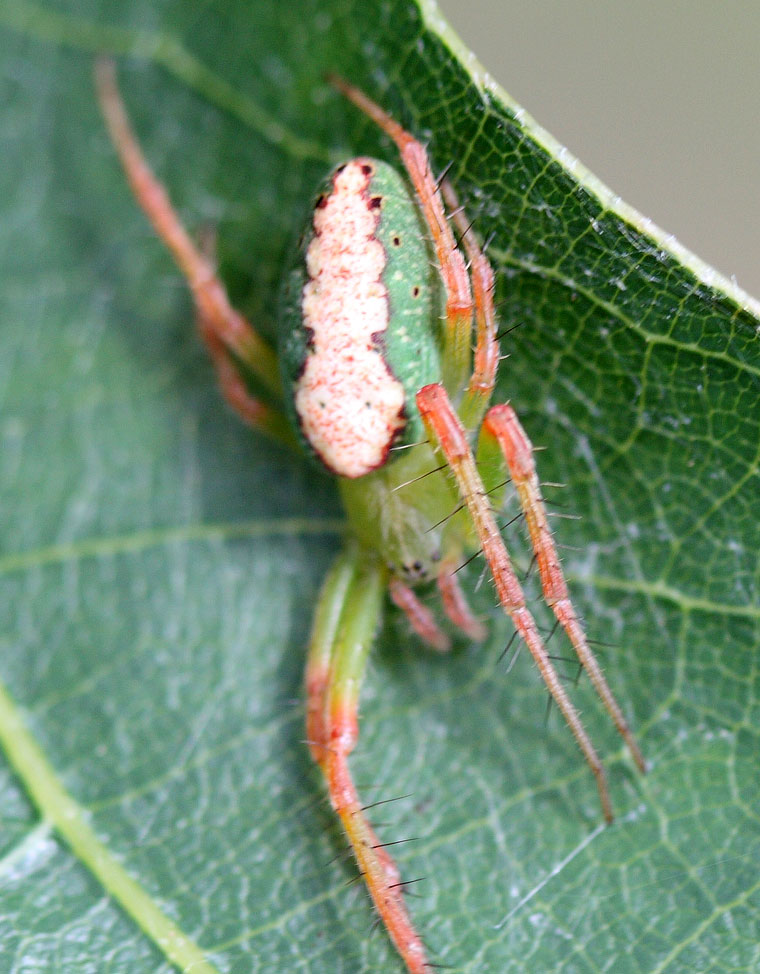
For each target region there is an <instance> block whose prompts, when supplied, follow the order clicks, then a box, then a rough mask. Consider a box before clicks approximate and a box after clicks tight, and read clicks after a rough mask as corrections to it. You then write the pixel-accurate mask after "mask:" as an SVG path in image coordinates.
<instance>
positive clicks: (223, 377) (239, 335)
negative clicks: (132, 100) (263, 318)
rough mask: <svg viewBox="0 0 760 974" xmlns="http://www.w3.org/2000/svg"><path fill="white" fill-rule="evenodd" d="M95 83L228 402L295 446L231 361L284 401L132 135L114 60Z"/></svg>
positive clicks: (268, 353) (260, 351)
mask: <svg viewBox="0 0 760 974" xmlns="http://www.w3.org/2000/svg"><path fill="white" fill-rule="evenodd" d="M95 82H96V87H97V91H98V97H99V100H100V105H101V109H102V111H103V116H104V118H105V121H106V125H107V127H108V131H109V134H110V136H111V140H112V142H113V144H114V146H115V148H116V151H117V152H118V154H119V158H120V159H121V163H122V166H123V168H124V172H125V173H126V176H127V180H128V181H129V184H130V186H131V188H132V192H133V193H134V195H135V198H136V199H137V202H138V203H139V204H140V206H141V207H142V209H143V211H144V212H145V214H146V216H147V217H148V219H149V220H150V222H151V223H152V225H153V228H154V230H155V231H156V233H157V234H158V236H159V237H160V238H161V239H162V240H163V242H164V244H165V245H166V247H167V248H168V250H169V252H170V253H171V255H172V257H173V258H174V260H175V262H176V264H177V266H178V267H179V269H180V270H181V271H182V273H183V275H184V276H185V278H186V280H187V283H188V286H189V287H190V290H191V292H192V295H193V300H194V302H195V306H196V313H197V318H198V324H199V330H200V333H201V337H202V338H203V340H204V342H205V344H206V347H207V349H208V351H209V354H210V355H211V359H212V361H213V363H214V366H215V369H216V373H217V377H218V379H219V382H220V385H221V387H222V391H223V393H224V395H225V398H226V399H227V401H228V402H229V403H230V404H231V405H232V406H233V408H235V409H236V410H237V412H238V413H239V414H240V415H241V416H242V417H243V419H244V420H246V422H248V423H250V424H251V425H253V426H256V427H257V428H259V429H262V430H263V431H265V432H267V433H270V434H271V435H273V436H276V437H277V438H279V439H284V440H286V441H287V442H289V443H290V442H292V440H293V437H292V434H291V433H290V431H289V429H288V427H287V425H286V421H285V419H284V417H283V416H282V415H281V414H280V412H279V411H278V410H277V409H275V408H273V407H272V406H270V405H268V404H267V403H264V402H262V401H260V400H258V399H256V398H255V397H254V396H252V395H251V394H250V392H249V391H248V389H247V388H246V386H245V383H244V381H243V379H242V378H241V376H240V374H239V372H238V370H237V368H236V367H235V363H234V361H233V360H232V359H231V358H230V355H232V356H233V357H234V358H236V359H238V360H239V361H240V362H242V363H243V364H244V365H245V366H246V367H247V368H248V369H250V371H251V372H252V374H253V375H255V377H256V378H257V379H258V380H259V381H260V382H261V383H262V385H263V386H264V388H266V389H267V391H268V392H270V393H271V394H273V395H274V396H276V397H277V398H279V396H280V381H279V370H278V367H277V358H276V356H275V353H274V351H273V350H272V349H271V348H270V346H269V345H268V344H267V343H266V342H265V341H264V340H263V339H262V338H261V337H260V336H259V335H258V334H257V332H256V331H254V329H253V328H252V327H251V325H250V324H249V323H248V322H247V321H246V319H245V318H244V317H243V316H242V315H241V314H240V313H239V312H238V311H236V310H235V309H234V308H233V307H232V305H231V304H230V301H229V298H228V297H227V292H226V291H225V288H224V285H223V284H222V283H221V281H220V280H219V278H218V277H217V275H216V273H215V271H214V267H213V264H212V263H211V262H210V261H209V260H208V259H207V258H206V256H205V255H204V254H202V253H201V252H200V251H199V250H198V248H197V247H196V246H195V245H194V244H193V242H192V240H191V239H190V237H189V236H188V234H187V232H186V230H185V229H184V227H183V226H182V224H181V222H180V220H179V218H178V216H177V214H176V213H175V211H174V209H173V208H172V205H171V202H170V201H169V198H168V196H167V194H166V191H165V190H164V188H163V186H162V185H161V183H159V182H158V180H157V179H156V177H155V176H154V175H153V173H152V171H151V169H150V167H149V166H148V163H147V161H146V160H145V157H144V156H143V154H142V151H141V149H140V146H139V144H138V142H137V140H136V138H135V136H134V133H133V132H132V128H131V126H130V123H129V119H128V118H127V114H126V111H125V109H124V104H123V102H122V100H121V96H120V94H119V90H118V87H117V84H116V73H115V69H114V65H113V62H112V61H110V60H108V59H107V58H101V59H99V60H98V61H97V62H96V65H95Z"/></svg>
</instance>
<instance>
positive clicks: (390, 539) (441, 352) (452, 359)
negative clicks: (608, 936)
mask: <svg viewBox="0 0 760 974" xmlns="http://www.w3.org/2000/svg"><path fill="white" fill-rule="evenodd" d="M330 80H331V83H332V84H333V85H334V87H336V88H337V89H339V90H340V91H341V92H342V93H343V94H344V95H345V96H346V97H347V98H349V99H350V100H351V101H352V102H353V103H354V104H355V105H356V106H357V107H358V108H359V109H361V110H362V111H363V112H365V113H366V114H367V115H368V116H369V117H370V118H371V119H373V120H374V121H375V122H376V123H377V124H378V125H379V126H380V128H381V129H382V130H383V131H384V132H385V133H386V134H387V135H388V136H389V137H390V138H391V139H392V140H393V141H394V142H395V143H396V145H397V147H398V150H399V153H400V156H401V161H402V163H403V165H404V167H405V170H406V175H407V177H408V180H409V182H410V183H411V186H409V185H408V184H407V181H406V180H404V179H403V178H402V177H401V176H400V175H399V174H398V173H397V172H396V170H395V169H393V168H392V167H391V166H390V165H388V164H387V163H385V162H381V161H378V160H376V159H369V158H364V157H360V158H357V159H351V160H349V161H348V162H346V163H344V164H343V165H342V166H339V167H338V168H337V169H336V170H335V171H334V172H332V173H331V174H330V176H329V177H328V178H327V180H326V181H325V184H324V186H323V187H322V190H321V192H320V193H319V195H318V196H317V198H316V202H315V204H314V209H313V216H312V220H311V222H310V225H309V228H308V230H307V232H306V234H305V235H304V243H303V246H302V249H301V252H300V254H299V255H298V258H297V261H296V262H294V266H293V269H292V270H291V272H290V273H289V274H288V277H287V280H286V282H285V288H284V299H283V309H284V310H283V316H282V319H283V320H282V323H281V329H280V347H279V356H277V355H276V354H275V352H274V351H273V350H272V349H271V348H270V347H269V345H267V343H266V342H264V341H263V339H262V338H261V337H260V336H259V335H258V334H257V333H256V332H255V330H254V329H253V328H252V327H251V325H250V324H249V323H248V322H247V321H246V320H245V319H244V318H243V317H242V315H240V314H239V313H238V312H237V311H235V310H234V308H233V307H232V306H231V305H230V303H229V300H228V298H227V294H226V292H225V289H224V286H223V284H222V283H221V282H220V281H219V279H218V278H217V276H216V274H215V271H214V268H213V267H212V265H211V262H210V261H209V260H208V259H207V258H206V257H205V256H204V255H203V254H202V253H201V252H200V251H199V250H198V249H197V248H196V246H195V245H194V244H193V242H192V241H191V239H190V237H189V236H188V234H187V233H186V232H185V230H184V229H183V227H182V226H181V224H180V222H179V220H178V218H177V216H176V214H175V213H174V211H173V210H172V207H171V204H170V202H169V200H168V198H167V196H166V193H165V191H164V190H163V188H162V186H161V185H160V184H159V183H158V182H157V180H156V179H155V177H154V176H153V174H152V172H151V171H150V169H149V167H148V165H147V163H146V162H145V160H144V158H143V156H142V153H141V151H140V148H139V146H138V144H137V142H136V140H135V138H134V136H133V134H132V132H131V129H130V126H129V122H128V119H127V116H126V113H125V111H124V108H123V105H122V102H121V99H120V96H119V93H118V90H117V87H116V81H115V75H114V69H113V65H112V64H111V63H110V62H107V61H101V62H99V64H98V69H97V85H98V91H99V95H100V101H101V105H102V109H103V113H104V115H105V118H106V122H107V124H108V128H109V131H110V134H111V137H112V139H113V142H114V144H115V146H116V149H117V151H118V153H119V155H120V157H121V161H122V164H123V166H124V169H125V171H126V174H127V178H128V179H129V182H130V184H131V186H132V189H133V191H134V194H135V196H136V198H137V200H138V202H139V203H140V205H141V206H142V208H143V209H144V211H145V212H146V214H147V216H148V218H149V219H150V221H151V222H152V224H153V226H154V228H155V230H156V232H157V233H158V234H159V236H160V237H161V238H162V239H163V240H164V242H165V244H166V245H167V247H168V248H169V250H170V251H171V253H172V255H173V257H174V259H175V261H176V262H177V264H178V265H179V268H180V270H181V271H182V273H183V274H184V275H185V277H186V279H187V282H188V284H189V286H190V289H191V291H192V294H193V298H194V300H195V304H196V310H197V316H198V322H199V328H200V332H201V336H202V338H203V340H204V342H205V343H206V346H207V348H208V351H209V353H210V355H211V358H212V360H213V362H214V365H215V368H216V371H217V374H218V378H219V382H220V385H221V388H222V391H223V393H224V395H225V396H226V398H227V400H228V402H229V403H230V404H231V405H232V406H233V407H234V408H235V410H236V411H237V412H238V413H239V414H240V415H241V416H242V417H243V419H244V420H246V421H247V422H248V423H250V424H251V425H252V426H255V427H256V428H258V429H260V430H263V431H265V432H267V433H269V434H271V435H273V436H276V437H278V438H280V439H285V440H286V441H288V442H291V443H292V442H293V441H294V440H297V441H298V442H299V443H300V445H301V446H302V447H303V448H304V450H306V451H307V452H308V453H309V454H311V456H312V457H315V458H317V460H318V461H319V462H320V463H321V464H322V465H323V466H324V467H326V468H327V469H328V470H329V471H330V472H331V473H333V474H334V475H335V476H336V478H337V481H338V485H339V489H340V492H341V495H342V498H343V502H344V505H345V509H346V513H347V516H348V522H349V525H350V540H349V541H348V543H347V545H346V547H345V550H344V551H343V553H342V554H340V555H339V556H338V558H337V560H336V562H335V564H334V565H333V567H332V568H331V570H330V572H329V574H328V576H327V578H326V580H325V582H324V584H323V587H322V590H321V593H320V596H319V601H318V603H317V607H316V612H315V616H314V624H313V630H312V635H311V641H310V646H309V652H308V659H307V664H306V698H307V718H306V721H307V741H308V746H309V749H310V752H311V755H312V757H313V758H314V760H315V761H316V763H317V764H318V765H319V766H320V768H321V769H322V772H323V774H324V777H325V780H326V783H327V789H328V792H329V797H330V801H331V804H332V807H333V809H334V810H335V812H336V813H337V815H338V816H339V818H340V820H341V822H342V825H343V828H344V830H345V833H346V836H347V837H348V840H349V842H350V844H351V848H352V850H353V854H354V856H355V858H356V862H357V864H358V866H359V869H360V871H361V873H362V875H363V876H364V879H365V881H366V884H367V888H368V890H369V893H370V896H371V897H372V900H373V903H374V905H375V908H376V909H377V911H378V913H379V915H380V917H381V919H382V922H383V923H384V924H385V927H386V929H387V931H388V934H389V936H390V938H391V940H392V941H393V943H394V944H395V946H396V948H397V950H398V951H399V953H400V955H401V957H402V958H403V960H404V962H405V963H406V966H407V968H408V970H409V971H410V972H411V974H425V972H426V971H429V970H430V969H431V965H430V963H429V962H428V961H427V959H426V954H425V948H424V946H423V943H422V941H421V939H420V937H419V935H418V934H417V932H416V930H415V928H414V926H413V924H412V921H411V919H410V917H409V913H408V911H407V908H406V905H405V902H404V899H403V888H404V887H403V883H402V881H401V877H400V874H399V871H398V868H397V866H396V864H395V862H394V861H393V859H392V857H391V856H390V854H389V853H388V851H387V849H386V848H384V847H383V845H382V843H381V842H380V840H379V839H378V837H377V836H376V834H375V832H374V831H373V829H372V826H371V825H370V823H369V821H368V820H367V817H366V816H365V814H364V810H363V808H362V803H361V800H360V798H359V796H358V794H357V791H356V787H355V785H354V783H353V780H352V778H351V774H350V770H349V767H348V755H349V754H350V752H351V751H352V749H353V748H354V745H355V744H356V741H357V737H358V704H359V688H360V685H361V681H362V675H363V672H364V668H365V663H366V660H367V655H368V653H369V650H370V648H371V645H372V642H373V639H374V636H375V632H376V630H377V628H378V625H379V621H380V616H381V612H382V607H383V600H384V595H385V592H386V590H387V591H388V592H389V594H390V596H391V599H392V600H393V602H394V603H395V604H396V605H397V606H398V607H399V608H400V609H401V610H402V611H403V612H404V613H405V615H406V617H407V618H408V620H409V622H410V624H411V626H412V628H413V629H414V631H415V632H416V633H417V634H418V635H419V636H420V637H421V638H422V639H423V640H424V641H425V642H426V643H428V644H429V645H430V646H432V647H433V648H435V649H437V650H442V651H443V650H446V649H448V646H449V639H448V637H447V635H446V633H445V632H444V631H443V630H442V629H441V628H440V627H439V625H438V623H437V622H436V620H435V617H434V615H433V613H432V612H431V611H430V609H429V608H428V607H427V606H426V605H424V604H423V602H421V601H420V599H419V597H418V596H417V594H416V593H415V588H416V587H417V586H419V585H422V584H426V583H430V582H431V581H433V580H434V581H435V583H436V584H437V587H438V590H439V592H440V597H441V602H442V605H443V609H444V612H445V614H446V615H447V616H448V618H449V620H450V621H451V622H452V623H453V624H454V626H455V627H456V628H458V629H459V630H460V631H462V632H463V633H464V634H465V635H466V636H468V637H469V638H471V639H474V640H479V639H482V638H483V637H484V635H485V633H484V628H483V626H482V624H481V622H480V621H479V620H478V619H477V618H476V617H475V616H474V615H473V613H472V611H471V609H470V607H469V606H468V604H467V600H466V599H465V596H464V593H463V592H462V590H461V587H460V586H459V583H458V581H457V575H456V570H457V568H458V567H459V566H460V565H461V564H462V562H463V561H464V560H465V559H467V558H468V557H470V556H471V555H472V554H474V553H477V552H478V551H482V553H483V555H484V556H485V559H486V562H487V564H488V566H489V569H490V572H491V575H492V578H493V582H494V585H495V589H496V593H497V595H498V598H499V601H500V603H501V605H502V606H503V608H504V611H505V612H506V613H507V614H508V615H509V616H510V618H511V619H512V621H513V623H514V626H515V629H516V631H517V632H518V633H519V634H520V636H521V637H522V639H523V641H524V642H525V643H526V645H527V646H528V648H529V650H530V652H531V654H532V655H533V658H534V660H535V662H536V664H537V666H538V668H539V670H540V673H541V676H542V677H543V679H544V682H545V683H546V686H547V688H548V690H549V692H550V693H551V695H552V698H553V699H554V701H555V702H556V704H557V705H558V707H559V709H560V710H561V711H562V714H563V716H564V718H565V720H566V721H567V723H568V725H569V727H570V730H571V731H572V733H573V735H574V737H575V739H576V741H577V743H578V745H579V747H580V749H581V751H582V752H583V754H584V756H585V758H586V761H587V762H588V764H589V766H590V767H591V770H592V772H593V773H594V776H595V777H596V782H597V786H598V789H599V795H600V799H601V803H602V809H603V813H604V817H605V819H606V820H607V821H611V820H612V807H611V803H610V798H609V793H608V790H607V784H606V780H605V774H604V768H603V766H602V763H601V761H600V759H599V757H598V756H597V754H596V751H595V750H594V747H593V745H592V744H591V741H590V740H589V738H588V736H587V734H586V732H585V730H584V729H583V726H582V725H581V722H580V719H579V717H578V713H577V711H576V710H575V708H574V706H573V704H572V703H571V702H570V700H569V698H568V696H567V694H566V692H565V689H564V687H563V685H562V683H561V682H560V679H559V677H558V675H557V673H556V671H555V669H554V666H553V664H552V662H551V660H550V658H549V656H548V654H547V651H546V648H545V646H544V644H543V641H542V639H541V636H540V635H539V632H538V629H537V627H536V624H535V622H534V620H533V618H532V616H531V614H530V612H529V610H528V609H527V607H526V604H525V598H524V596H523V592H522V589H521V587H520V584H519V582H518V580H517V577H516V575H515V573H514V570H513V568H512V565H511V562H510V559H509V555H508V554H507V551H506V548H505V546H504V543H503V540H502V537H501V534H500V532H499V529H498V526H497V524H496V521H495V518H494V514H493V510H492V506H491V498H492V497H493V496H494V494H495V493H496V492H497V491H498V490H499V487H500V484H501V482H502V481H503V476H504V466H505V465H506V468H507V470H508V473H509V477H510V479H511V481H512V484H513V485H514V488H515V490H516V492H517V495H518V497H519V500H520V504H521V506H522V510H523V513H524V516H525V520H526V522H527V525H528V530H529V533H530V538H531V543H532V545H533V549H534V552H535V557H536V561H537V565H538V570H539V574H540V578H541V584H542V588H543V592H544V598H545V600H546V603H547V604H548V605H549V606H550V607H551V609H552V611H553V612H554V614H555V616H556V618H557V620H558V622H559V623H560V624H561V625H562V626H563V628H564V629H565V631H566V633H567V635H568V637H569V639H570V641H571V642H572V645H573V647H574V648H575V651H576V653H577V655H578V658H579V660H580V662H581V664H582V665H583V667H584V668H585V669H586V670H587V672H588V674H589V676H590V678H591V681H592V683H593V685H594V687H595V689H596V691H597V693H598V694H599V696H600V697H601V699H602V701H603V703H604V705H605V707H606V708H607V710H608V711H609V713H610V715H611V717H612V719H613V721H614V723H615V725H616V727H617V728H618V730H619V732H620V734H621V735H622V736H623V737H624V739H625V740H626V742H627V744H628V747H629V748H630V751H631V753H632V755H633V758H634V760H635V762H636V764H637V765H638V767H639V768H640V769H641V770H642V771H644V770H645V764H644V759H643V757H642V754H641V751H640V750H639V748H638V745H637V744H636V741H635V740H634V738H633V735H632V734H631V731H630V729H629V728H628V725H627V723H626V721H625V718H624V717H623V714H622V711H621V710H620V707H619V706H618V704H617V702H616V701H615V698H614V697H613V695H612V692H611V690H610V688H609V686H608V685H607V682H606V680H605V678H604V675H603V674H602V672H601V669H600V668H599V665H598V663H597V661H596V659H595V657H594V655H593V653H592V652H591V650H590V648H589V645H588V642H587V640H586V637H585V634H584V631H583V628H582V627H581V624H580V622H579V620H578V617H577V615H576V613H575V610H574V609H573V606H572V603H571V602H570V599H569V596H568V591H567V587H566V584H565V580H564V578H563V575H562V569H561V567H560V562H559V558H558V556H557V551H556V547H555V544H554V541H553V538H552V535H551V532H550V529H549V526H548V521H547V516H546V511H545V508H544V504H543V500H542V497H541V491H540V486H539V481H538V478H537V475H536V470H535V465H534V462H533V455H532V453H533V451H532V447H531V444H530V441H529V440H528V438H527V436H526V435H525V433H524V431H523V429H522V427H521V426H520V424H519V422H518V419H517V417H516V415H515V413H514V411H513V410H512V408H511V407H510V406H509V405H497V406H493V407H491V408H489V403H490V400H491V396H492V393H493V388H494V383H495V379H496V370H497V366H498V362H499V353H498V345H497V341H496V328H495V321H494V309H493V272H492V270H491V267H490V265H489V263H488V261H487V259H486V257H485V256H484V254H483V252H482V251H481V249H480V247H479V245H478V243H477V241H476V239H475V237H474V234H473V233H472V231H471V229H470V226H469V223H468V220H467V218H466V217H465V215H464V213H463V211H462V209H461V208H460V207H459V204H458V202H457V199H456V196H455V193H454V190H453V188H452V187H451V185H450V184H449V182H448V181H447V180H443V181H442V182H441V184H440V186H439V185H438V184H437V183H436V182H435V180H434V179H433V176H432V174H431V171H430V165H429V162H428V158H427V154H426V152H425V149H424V147H423V146H422V145H421V144H420V143H419V142H418V141H417V140H416V139H414V138H413V137H412V136H411V135H410V134H409V133H408V132H406V131H405V130H404V129H402V128H401V127H400V126H399V125H398V124H397V123H396V122H395V121H394V120H393V119H392V118H390V117H389V116H388V115H387V114H386V113H385V112H384V111H383V110H382V109H381V108H380V107H379V106H377V105H376V104H375V103H374V102H372V101H370V100H369V99H368V98H367V97H366V96H365V95H364V94H362V92H360V91H359V90H358V89H356V88H354V87H352V86H351V85H349V84H347V83H346V82H344V81H342V80H341V79H339V78H331V79H330ZM444 202H445V206H446V209H447V210H448V214H449V215H448V217H447V215H446V209H445V208H444ZM451 224H453V225H454V227H455V229H456V231H457V233H458V235H459V238H460V240H461V243H462V246H463V248H464V251H465V255H466V258H467V263H466V262H465V257H464V256H463V254H462V252H461V251H460V249H459V247H458V246H457V242H456V239H455V236H454V232H453V230H452V227H451ZM431 251H432V253H433V254H434V256H435V265H436V266H435V267H434V268H432V269H431V262H430V253H431ZM467 264H469V272H468V266H467ZM441 311H443V316H441ZM473 322H474V329H475V349H474V354H473V352H472V331H473ZM278 358H279V362H278ZM237 362H241V363H243V364H244V365H245V366H246V368H247V369H250V370H251V372H252V373H253V374H254V375H255V376H256V377H257V379H258V380H259V381H260V382H261V383H262V384H263V386H264V388H266V389H267V390H268V392H270V393H272V394H273V395H274V397H276V398H278V399H279V401H284V406H283V410H279V409H276V408H273V407H272V406H270V405H268V404H266V403H264V402H262V401H260V400H259V399H256V398H254V397H253V396H252V394H251V392H250V391H249V389H248V387H247V385H246V383H245V381H244V378H243V377H242V375H241V374H240V372H239V371H238V366H237V365H236V363H237ZM283 390H284V391H283ZM452 512H454V513H452Z"/></svg>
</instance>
